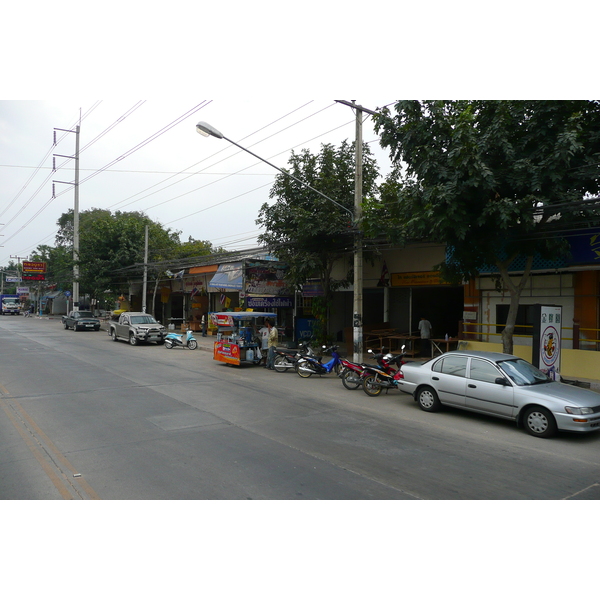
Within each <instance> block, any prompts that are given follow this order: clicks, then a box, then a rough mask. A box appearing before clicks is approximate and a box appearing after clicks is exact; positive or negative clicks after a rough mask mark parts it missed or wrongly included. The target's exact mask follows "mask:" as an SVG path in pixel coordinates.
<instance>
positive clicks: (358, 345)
mask: <svg viewBox="0 0 600 600" xmlns="http://www.w3.org/2000/svg"><path fill="white" fill-rule="evenodd" d="M336 102H338V103H339V104H345V105H346V106H349V107H350V108H353V109H354V110H355V111H356V148H355V152H356V155H355V156H356V159H355V162H356V171H355V173H356V174H355V177H354V225H355V227H356V233H355V238H354V303H353V308H352V313H353V314H352V325H353V343H354V355H353V356H354V362H359V363H360V362H362V360H363V315H362V312H363V241H362V195H363V192H362V170H363V147H362V146H363V143H362V119H363V112H366V113H368V114H370V115H379V113H378V112H375V111H373V110H369V109H368V108H365V107H364V106H360V105H359V104H356V102H355V101H354V100H352V101H351V102H348V101H347V100H336Z"/></svg>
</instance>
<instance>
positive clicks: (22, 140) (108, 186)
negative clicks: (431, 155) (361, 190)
mask: <svg viewBox="0 0 600 600" xmlns="http://www.w3.org/2000/svg"><path fill="white" fill-rule="evenodd" d="M393 100H394V99H393V98H385V97H379V98H364V99H363V98H361V99H359V100H358V101H359V102H360V103H361V104H362V105H364V106H365V107H369V108H372V109H374V108H376V107H378V106H383V105H384V104H389V103H390V102H392V101H393ZM80 113H81V126H80V127H81V128H80V174H79V179H80V186H79V209H80V211H85V210H88V209H91V208H103V209H110V210H111V211H113V212H114V211H116V210H121V211H132V210H135V211H143V212H144V213H146V214H147V215H148V216H149V217H150V218H151V219H153V220H155V221H158V222H160V223H161V224H163V225H164V226H165V227H169V228H171V229H174V230H178V231H181V232H182V233H181V238H182V240H187V239H188V237H189V236H192V237H193V238H194V239H201V240H208V241H210V242H212V243H213V244H214V245H216V246H223V247H225V248H229V249H235V248H247V247H252V246H253V245H255V244H256V236H257V235H258V233H259V230H258V227H257V226H256V224H255V220H256V217H257V215H258V210H259V208H260V206H261V205H262V204H263V203H264V202H267V201H269V197H268V196H269V190H270V188H271V186H272V184H273V181H274V178H275V176H276V175H277V174H278V172H277V171H276V170H275V169H273V168H272V167H270V166H269V165H267V164H265V163H263V162H261V161H259V160H257V159H256V158H254V157H253V156H252V155H250V154H248V153H247V152H244V151H242V150H240V149H239V148H237V147H235V146H233V145H232V144H230V143H229V142H227V141H226V140H219V139H216V138H212V137H209V138H205V137H203V136H201V135H199V134H198V133H197V132H196V123H197V122H198V121H206V122H208V123H210V124H211V125H213V126H214V127H216V128H217V129H219V130H220V131H221V132H222V133H223V134H224V135H225V136H226V137H228V138H230V139H232V140H234V141H236V142H237V143H239V144H241V145H242V146H244V147H246V148H248V149H250V150H252V152H254V153H255V154H257V155H258V156H260V157H261V158H264V159H266V160H268V161H269V162H271V163H273V164H274V165H276V166H278V167H280V168H285V167H286V166H287V162H288V159H289V157H290V153H291V151H292V150H295V151H296V152H298V151H300V150H302V149H303V148H308V149H310V150H311V151H312V152H315V153H316V152H318V151H319V148H320V146H321V144H323V143H331V144H335V145H339V144H340V143H341V142H342V141H343V140H344V139H346V140H348V141H349V142H352V141H353V140H354V138H355V116H354V112H353V110H352V109H351V108H349V107H347V106H344V105H342V104H339V103H335V102H334V101H333V100H310V99H306V100H301V99H296V100H292V99H288V100H268V99H255V100H241V101H240V100H211V99H201V98H200V99H195V98H194V99H191V98H190V99H187V100H182V99H177V100H147V101H143V100H141V101H137V100H104V101H96V100H87V101H85V100H82V101H79V102H78V101H76V100H70V101H63V102H51V101H19V100H2V101H0V223H2V224H3V225H2V226H1V227H0V233H1V234H2V235H3V237H2V238H0V240H1V242H0V243H2V245H3V248H2V249H1V250H2V252H1V254H0V265H5V264H6V263H7V262H8V260H9V259H10V257H11V256H21V257H24V256H28V255H29V254H30V253H31V252H32V251H33V250H35V248H36V247H37V246H38V245H40V244H49V245H54V236H55V234H56V231H57V226H56V222H57V219H58V218H59V217H60V216H61V214H63V213H64V212H66V211H67V210H69V209H70V208H73V205H74V187H73V186H72V185H68V184H69V183H70V182H73V181H74V176H75V171H74V167H75V161H74V160H71V159H69V158H64V156H67V157H70V156H73V155H74V154H75V143H76V135H75V134H74V133H68V132H64V131H60V130H65V129H66V130H74V129H75V125H77V124H78V122H79V118H80ZM365 116H366V115H365ZM55 129H58V130H57V131H56V138H57V145H56V146H53V141H54V131H55ZM363 140H364V141H365V142H370V147H371V148H372V150H373V153H374V154H375V155H376V158H377V161H378V163H379V165H380V167H381V171H382V174H384V175H385V174H386V173H387V172H389V169H390V161H389V160H388V157H387V152H384V151H383V150H382V149H381V147H380V146H379V143H378V137H377V135H376V134H375V133H374V130H373V127H372V121H371V119H370V118H365V121H364V131H363ZM54 155H63V156H56V157H54ZM54 163H55V164H56V167H57V170H56V171H55V172H53V171H52V168H53V164H54ZM53 182H56V183H54V194H55V197H54V198H53ZM58 182H66V183H58Z"/></svg>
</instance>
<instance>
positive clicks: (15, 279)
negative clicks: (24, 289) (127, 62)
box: [6, 277, 21, 283]
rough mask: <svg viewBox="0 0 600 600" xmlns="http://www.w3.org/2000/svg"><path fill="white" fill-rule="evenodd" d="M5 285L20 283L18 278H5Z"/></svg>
mask: <svg viewBox="0 0 600 600" xmlns="http://www.w3.org/2000/svg"><path fill="white" fill-rule="evenodd" d="M6 283H21V278H20V277H7V278H6Z"/></svg>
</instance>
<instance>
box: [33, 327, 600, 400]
mask: <svg viewBox="0 0 600 600" xmlns="http://www.w3.org/2000/svg"><path fill="white" fill-rule="evenodd" d="M37 318H46V319H54V320H56V319H57V320H61V317H60V316H51V317H48V316H45V317H37ZM107 329H108V322H107V321H104V320H101V324H100V330H101V331H105V332H106V331H107ZM174 333H181V332H180V331H175V332H174ZM194 337H195V338H196V341H197V342H198V350H204V351H205V352H210V353H211V354H212V351H213V347H214V343H215V341H216V339H217V336H215V335H207V336H206V337H202V334H201V333H200V332H199V331H195V332H194ZM337 345H338V351H339V353H340V355H341V356H342V357H344V358H346V357H349V358H352V356H351V355H352V353H351V352H350V353H349V352H348V348H347V347H346V344H345V343H344V342H338V343H337ZM280 347H283V346H280ZM363 359H364V362H371V359H370V357H369V355H368V354H367V353H366V352H365V353H364V356H363ZM425 360H426V359H425V358H419V357H415V358H409V359H408V361H407V362H411V361H417V362H425ZM565 379H566V380H567V382H568V383H570V384H571V385H576V386H577V387H582V388H587V389H591V390H593V391H594V392H598V393H600V380H596V379H581V378H580V379H578V380H576V381H573V380H572V379H570V378H569V377H568V376H565Z"/></svg>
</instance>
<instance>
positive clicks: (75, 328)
mask: <svg viewBox="0 0 600 600" xmlns="http://www.w3.org/2000/svg"><path fill="white" fill-rule="evenodd" d="M73 331H77V323H73Z"/></svg>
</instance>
